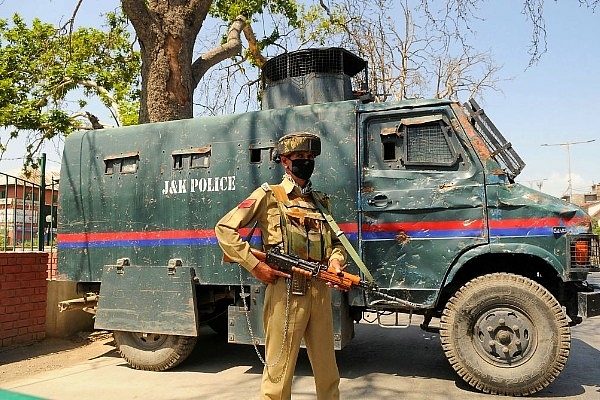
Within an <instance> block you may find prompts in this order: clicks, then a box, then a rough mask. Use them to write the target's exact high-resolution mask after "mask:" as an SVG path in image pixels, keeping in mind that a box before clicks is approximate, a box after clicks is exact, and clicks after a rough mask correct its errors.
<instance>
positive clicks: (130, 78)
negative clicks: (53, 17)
mask: <svg viewBox="0 0 600 400" xmlns="http://www.w3.org/2000/svg"><path fill="white" fill-rule="evenodd" d="M105 28H106V30H99V29H94V28H78V29H76V30H74V31H71V30H69V26H68V25H67V26H65V27H63V28H56V27H54V26H53V25H51V24H47V23H44V22H42V21H40V20H39V19H34V20H33V22H32V24H31V27H29V26H28V25H27V24H26V23H25V21H24V20H23V19H22V18H21V17H20V16H19V15H18V14H15V15H14V16H13V18H12V21H10V22H9V21H8V20H0V126H1V127H4V128H5V129H6V130H7V131H8V132H9V133H10V138H15V137H17V136H18V135H20V134H26V135H27V137H28V139H29V142H28V144H27V148H26V151H27V154H26V155H25V156H26V162H25V166H26V167H27V166H35V164H36V161H34V160H35V159H36V158H35V156H36V152H37V151H38V150H39V148H40V145H41V144H42V143H43V142H44V141H46V140H48V139H51V138H53V137H55V136H57V135H65V136H66V135H68V134H69V133H70V132H72V131H73V130H76V129H80V128H82V127H84V126H85V125H86V124H85V121H84V120H82V119H81V117H83V116H85V109H84V108H85V107H86V106H87V104H88V102H87V100H86V99H87V98H90V97H97V98H99V99H100V101H101V102H102V103H103V104H104V105H105V106H106V107H108V108H110V109H111V111H112V113H113V115H115V116H116V117H117V118H116V119H117V121H116V123H117V124H133V123H137V107H138V105H137V102H138V100H139V88H138V86H139V82H138V79H139V73H140V64H141V62H140V57H139V54H138V53H137V52H135V51H133V49H132V43H131V42H132V39H131V37H130V34H129V31H128V30H127V20H126V18H125V17H124V16H122V15H118V14H114V13H111V14H108V15H107V17H106V27H105ZM77 107H78V108H77ZM133 110H135V111H136V113H135V114H134V113H133ZM134 115H135V117H134ZM6 144H7V141H6V139H5V140H4V141H3V142H2V143H0V155H1V152H2V151H3V149H5V146H6Z"/></svg>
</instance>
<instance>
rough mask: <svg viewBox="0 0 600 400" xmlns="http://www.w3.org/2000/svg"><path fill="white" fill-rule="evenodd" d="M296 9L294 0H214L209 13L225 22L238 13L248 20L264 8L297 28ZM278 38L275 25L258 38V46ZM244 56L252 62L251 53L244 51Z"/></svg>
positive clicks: (265, 45) (297, 6) (276, 40)
mask: <svg viewBox="0 0 600 400" xmlns="http://www.w3.org/2000/svg"><path fill="white" fill-rule="evenodd" d="M298 9H299V5H298V3H297V2H296V0H215V1H214V2H213V4H212V7H211V10H210V14H211V16H213V17H216V18H220V19H222V20H224V21H226V22H231V21H233V20H235V19H236V18H237V17H238V16H240V15H242V16H244V17H246V18H248V19H249V20H250V19H252V17H253V16H256V15H262V14H264V12H265V10H266V11H268V12H269V13H270V14H271V15H272V16H277V15H279V16H283V17H284V18H286V19H287V22H288V25H289V26H290V27H292V28H297V27H298V26H299V25H300V21H299V20H298ZM280 39H281V34H280V32H279V30H278V29H277V27H276V26H275V27H274V28H273V30H272V31H271V32H270V33H269V34H267V33H265V35H264V37H263V38H262V39H258V48H259V49H260V50H261V51H262V50H263V49H265V48H266V47H267V46H270V45H272V44H275V43H278V42H279V40H280ZM223 41H225V38H223ZM244 56H245V57H247V58H248V59H249V61H250V62H251V63H252V64H254V61H255V60H253V56H252V54H251V53H249V52H245V54H244Z"/></svg>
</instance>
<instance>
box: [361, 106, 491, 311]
mask: <svg viewBox="0 0 600 400" xmlns="http://www.w3.org/2000/svg"><path fill="white" fill-rule="evenodd" d="M359 125H360V126H359V130H360V131H361V145H362V149H361V151H360V153H361V154H362V159H361V164H362V173H361V191H360V196H359V197H360V199H359V204H360V210H359V220H360V224H359V238H360V245H361V250H362V255H363V259H364V260H365V263H366V264H367V266H368V267H369V269H370V271H371V273H372V274H373V276H374V278H375V280H376V282H377V284H378V285H379V286H380V287H382V288H389V292H390V294H392V295H395V296H398V297H401V298H405V299H409V300H410V301H413V302H418V303H422V304H426V305H431V304H433V303H434V302H435V299H436V298H437V294H438V292H439V290H440V285H441V283H442V281H443V279H444V276H445V274H446V272H447V270H448V269H449V267H450V266H451V264H452V262H453V260H454V259H456V258H457V257H458V255H459V254H460V253H462V252H464V251H466V250H467V249H469V248H470V247H473V246H477V245H480V244H483V243H487V240H488V239H487V229H486V226H487V224H486V218H485V215H486V213H485V210H484V208H485V207H484V205H485V186H484V174H483V171H482V167H481V163H480V162H479V160H478V158H477V157H476V156H475V154H474V152H473V151H471V150H470V149H469V146H468V145H467V143H468V142H467V139H466V137H465V135H464V133H463V132H462V129H461V128H460V125H459V124H458V122H457V120H456V119H455V118H454V117H453V112H452V110H451V108H450V107H449V106H448V105H442V106H436V107H426V108H411V109H405V110H404V109H398V110H388V111H385V112H382V111H378V112H371V113H369V112H365V113H363V114H361V115H360V116H359Z"/></svg>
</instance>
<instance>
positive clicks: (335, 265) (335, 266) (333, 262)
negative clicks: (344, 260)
mask: <svg viewBox="0 0 600 400" xmlns="http://www.w3.org/2000/svg"><path fill="white" fill-rule="evenodd" d="M329 266H330V267H333V269H335V272H336V273H337V274H338V275H340V274H341V273H342V272H344V270H345V269H346V264H344V265H342V264H340V260H338V259H337V258H334V259H333V260H331V261H330V262H329Z"/></svg>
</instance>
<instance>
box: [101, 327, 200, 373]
mask: <svg viewBox="0 0 600 400" xmlns="http://www.w3.org/2000/svg"><path fill="white" fill-rule="evenodd" d="M113 336H114V338H115V343H116V345H117V349H118V351H119V354H121V357H123V358H124V359H125V361H127V363H128V364H129V365H130V366H131V367H133V368H135V369H141V370H144V371H166V370H168V369H170V368H173V367H175V366H176V365H179V364H180V363H181V362H182V361H183V360H185V359H186V358H187V357H188V356H189V355H190V353H191V352H192V350H194V346H195V345H196V340H197V338H196V337H192V336H178V335H161V334H158V333H148V334H145V333H142V332H126V331H114V332H113Z"/></svg>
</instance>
